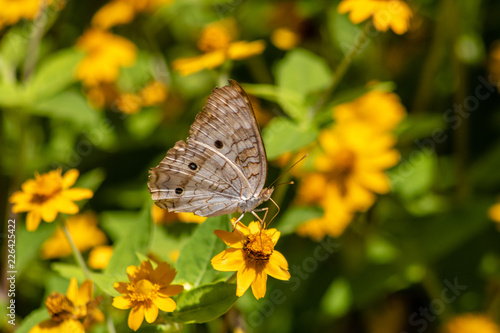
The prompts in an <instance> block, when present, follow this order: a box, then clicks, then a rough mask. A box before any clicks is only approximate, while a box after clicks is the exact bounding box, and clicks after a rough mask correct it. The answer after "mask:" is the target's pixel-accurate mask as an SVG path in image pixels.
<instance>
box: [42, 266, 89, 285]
mask: <svg viewBox="0 0 500 333" xmlns="http://www.w3.org/2000/svg"><path fill="white" fill-rule="evenodd" d="M51 268H52V269H53V270H54V271H55V272H57V273H59V275H61V276H62V277H65V278H66V279H68V280H70V279H71V278H76V279H77V280H78V281H83V280H85V278H86V277H85V273H84V272H83V270H82V269H81V268H80V267H79V266H77V265H75V264H67V263H62V262H55V263H53V264H52V265H51Z"/></svg>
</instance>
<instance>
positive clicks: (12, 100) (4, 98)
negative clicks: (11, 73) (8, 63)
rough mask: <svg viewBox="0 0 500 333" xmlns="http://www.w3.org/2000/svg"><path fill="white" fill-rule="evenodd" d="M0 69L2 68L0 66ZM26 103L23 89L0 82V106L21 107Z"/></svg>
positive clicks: (13, 84) (12, 83) (14, 84)
mask: <svg viewBox="0 0 500 333" xmlns="http://www.w3.org/2000/svg"><path fill="white" fill-rule="evenodd" d="M0 67H2V66H0ZM25 102H26V94H25V91H24V89H22V88H21V87H20V86H18V85H17V84H16V83H15V82H10V83H7V82H0V106H1V107H4V108H16V107H22V106H23V105H24V103H25Z"/></svg>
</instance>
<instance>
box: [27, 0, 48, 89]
mask: <svg viewBox="0 0 500 333" xmlns="http://www.w3.org/2000/svg"><path fill="white" fill-rule="evenodd" d="M46 9H47V3H46V1H42V3H41V6H40V15H38V17H37V18H36V19H35V21H34V22H33V31H32V34H31V35H32V36H33V37H32V38H31V39H30V41H29V44H28V52H27V53H26V59H24V71H23V82H26V81H28V79H29V78H30V77H31V75H32V74H33V72H34V70H35V67H36V62H37V60H38V53H39V50H40V42H41V41H42V36H43V32H44V30H45V25H46V24H47V13H46Z"/></svg>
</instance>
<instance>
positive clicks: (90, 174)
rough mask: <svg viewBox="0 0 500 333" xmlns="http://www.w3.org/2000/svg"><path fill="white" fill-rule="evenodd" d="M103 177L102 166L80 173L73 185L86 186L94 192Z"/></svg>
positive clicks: (104, 174)
mask: <svg viewBox="0 0 500 333" xmlns="http://www.w3.org/2000/svg"><path fill="white" fill-rule="evenodd" d="M105 178H106V172H105V171H104V168H95V169H92V170H90V171H87V172H85V173H84V174H82V175H80V177H78V180H77V181H76V183H75V187H82V188H88V189H90V190H92V191H93V192H95V191H97V189H98V188H99V186H101V184H102V182H103V181H104V179H105Z"/></svg>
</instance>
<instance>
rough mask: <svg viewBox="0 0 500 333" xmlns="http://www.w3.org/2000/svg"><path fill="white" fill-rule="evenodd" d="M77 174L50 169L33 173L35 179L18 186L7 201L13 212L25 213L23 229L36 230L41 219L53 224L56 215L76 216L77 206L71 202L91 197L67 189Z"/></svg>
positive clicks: (89, 193)
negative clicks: (11, 205) (40, 172)
mask: <svg viewBox="0 0 500 333" xmlns="http://www.w3.org/2000/svg"><path fill="white" fill-rule="evenodd" d="M78 175H79V172H78V170H76V169H71V170H69V171H67V172H66V173H65V174H64V176H62V170H61V169H57V170H52V171H49V172H48V173H44V174H42V175H40V174H38V172H36V173H35V179H29V180H27V181H25V182H24V183H23V184H22V185H21V191H17V192H15V193H13V194H12V195H11V197H10V202H11V203H13V204H14V206H13V207H12V211H13V212H14V213H21V212H28V216H27V218H26V228H27V229H28V231H35V230H36V229H37V228H38V225H39V224H40V221H41V220H42V219H43V220H44V221H45V222H53V221H54V219H55V218H56V216H57V214H58V213H65V214H76V213H78V210H79V208H78V206H77V205H76V204H75V203H74V202H73V201H78V200H83V199H88V198H91V197H92V196H93V193H92V191H91V190H89V189H86V188H70V187H71V186H73V185H74V184H75V182H76V179H77V178H78Z"/></svg>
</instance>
